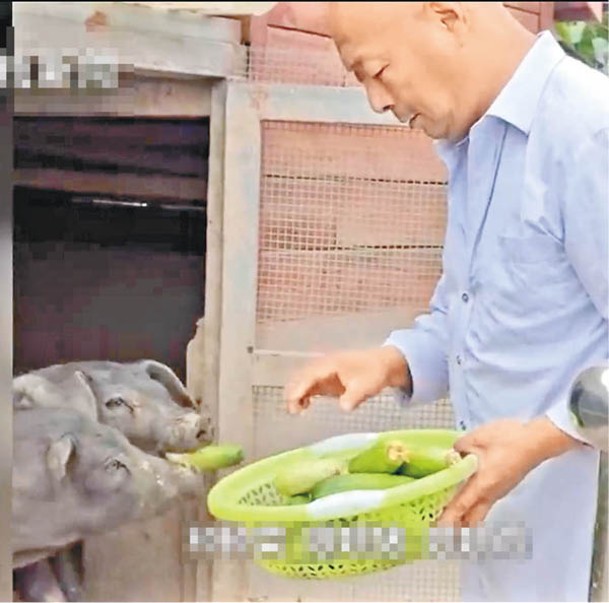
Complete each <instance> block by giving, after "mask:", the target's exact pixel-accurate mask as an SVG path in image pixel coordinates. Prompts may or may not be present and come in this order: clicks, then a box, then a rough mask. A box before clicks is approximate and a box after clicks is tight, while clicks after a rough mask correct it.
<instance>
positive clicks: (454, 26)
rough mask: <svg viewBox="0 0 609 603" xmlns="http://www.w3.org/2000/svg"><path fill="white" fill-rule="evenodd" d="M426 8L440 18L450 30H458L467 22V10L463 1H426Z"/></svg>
mask: <svg viewBox="0 0 609 603" xmlns="http://www.w3.org/2000/svg"><path fill="white" fill-rule="evenodd" d="M425 8H426V10H428V11H430V13H431V14H433V15H435V16H436V17H437V18H439V19H440V22H441V23H442V25H443V26H444V27H445V28H446V29H447V30H448V31H450V32H457V31H458V30H459V28H460V26H462V25H463V24H464V23H465V22H466V18H467V15H466V11H465V8H464V6H463V3H462V2H425Z"/></svg>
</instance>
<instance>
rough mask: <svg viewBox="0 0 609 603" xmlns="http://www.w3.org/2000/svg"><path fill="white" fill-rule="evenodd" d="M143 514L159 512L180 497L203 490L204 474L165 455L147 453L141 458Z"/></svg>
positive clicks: (141, 507)
mask: <svg viewBox="0 0 609 603" xmlns="http://www.w3.org/2000/svg"><path fill="white" fill-rule="evenodd" d="M138 464H139V467H140V472H139V474H140V479H139V480H138V481H139V484H138V489H139V491H140V497H139V501H140V509H139V512H138V515H139V516H140V517H144V516H150V515H156V514H157V513H160V512H162V511H164V510H165V509H166V508H168V507H169V506H170V505H171V504H172V503H173V502H174V501H175V500H176V499H177V498H179V497H181V496H187V495H197V494H200V493H201V492H203V491H204V486H205V481H204V480H205V478H204V476H203V475H202V474H201V473H199V472H197V471H194V470H193V469H189V468H187V467H183V466H181V465H177V464H175V463H170V462H169V461H166V460H165V459H162V458H159V457H155V456H152V455H145V458H144V459H141V460H140V461H139V463H138Z"/></svg>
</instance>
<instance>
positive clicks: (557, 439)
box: [438, 417, 580, 527]
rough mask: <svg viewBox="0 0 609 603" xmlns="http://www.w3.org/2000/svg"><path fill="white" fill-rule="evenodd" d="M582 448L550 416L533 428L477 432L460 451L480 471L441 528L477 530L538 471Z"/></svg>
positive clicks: (501, 423)
mask: <svg viewBox="0 0 609 603" xmlns="http://www.w3.org/2000/svg"><path fill="white" fill-rule="evenodd" d="M578 445H580V443H579V442H578V441H577V440H575V439H573V438H571V437H570V436H569V435H567V434H566V433H564V432H563V431H561V430H560V429H558V428H557V427H556V426H555V425H554V424H553V423H552V422H551V421H550V420H549V419H547V418H545V417H544V418H539V419H535V420H532V421H530V422H528V423H523V422H521V421H516V420H511V419H502V420H498V421H493V422H492V423H489V424H488V425H484V426H482V427H479V428H478V429H475V430H474V431H472V432H471V433H469V434H467V435H465V436H463V437H462V438H460V439H459V440H458V441H457V442H456V443H455V446H454V448H455V450H457V451H458V452H460V453H461V454H475V455H476V456H477V457H478V470H477V472H476V473H475V474H474V475H473V476H472V477H471V478H470V479H469V480H468V481H467V482H466V483H465V485H464V486H463V488H462V489H461V490H460V491H459V493H458V494H457V495H456V496H455V498H454V499H453V500H452V501H451V502H450V503H449V504H448V505H447V507H446V508H445V509H444V512H443V513H442V515H441V516H440V518H439V519H438V525H439V526H457V527H461V526H462V527H472V526H475V525H477V524H478V523H480V522H482V521H484V519H485V517H486V516H487V514H488V512H489V510H490V508H491V507H492V505H493V504H494V503H495V502H496V501H498V500H499V499H501V498H503V497H504V496H505V495H506V494H508V493H509V492H510V491H511V490H512V489H513V488H515V487H516V486H517V485H518V484H519V483H520V482H521V481H522V480H523V479H524V477H525V476H526V475H527V474H528V473H529V472H530V471H532V470H533V469H534V468H535V467H537V466H538V465H539V464H541V463H542V462H543V461H545V460H547V459H549V458H552V457H555V456H559V455H560V454H562V453H563V452H567V451H568V450H570V449H572V448H575V447H576V446H578Z"/></svg>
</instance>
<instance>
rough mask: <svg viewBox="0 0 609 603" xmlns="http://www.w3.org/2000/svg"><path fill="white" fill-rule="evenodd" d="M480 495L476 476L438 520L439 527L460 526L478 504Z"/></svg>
mask: <svg viewBox="0 0 609 603" xmlns="http://www.w3.org/2000/svg"><path fill="white" fill-rule="evenodd" d="M479 494H480V492H479V487H478V484H477V481H476V476H474V477H472V478H471V480H470V481H469V482H468V483H467V484H466V485H465V486H464V487H463V488H462V489H461V491H460V492H459V493H458V494H457V495H456V496H455V498H453V499H452V500H451V501H450V503H449V504H448V505H447V506H446V508H445V509H444V511H443V512H442V514H441V515H440V517H439V518H438V522H437V525H438V526H439V527H448V526H452V525H460V524H461V522H462V521H463V519H464V517H465V516H466V515H467V514H468V513H469V512H470V510H471V509H472V508H473V507H475V506H476V505H477V504H478V502H479Z"/></svg>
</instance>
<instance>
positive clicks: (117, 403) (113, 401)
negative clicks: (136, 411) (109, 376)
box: [106, 396, 133, 412]
mask: <svg viewBox="0 0 609 603" xmlns="http://www.w3.org/2000/svg"><path fill="white" fill-rule="evenodd" d="M120 407H123V408H127V409H129V411H130V412H133V408H132V407H131V405H130V404H129V402H127V401H126V400H125V399H124V398H121V397H120V396H117V397H116V398H110V400H108V401H107V402H106V408H111V409H113V408H120Z"/></svg>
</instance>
